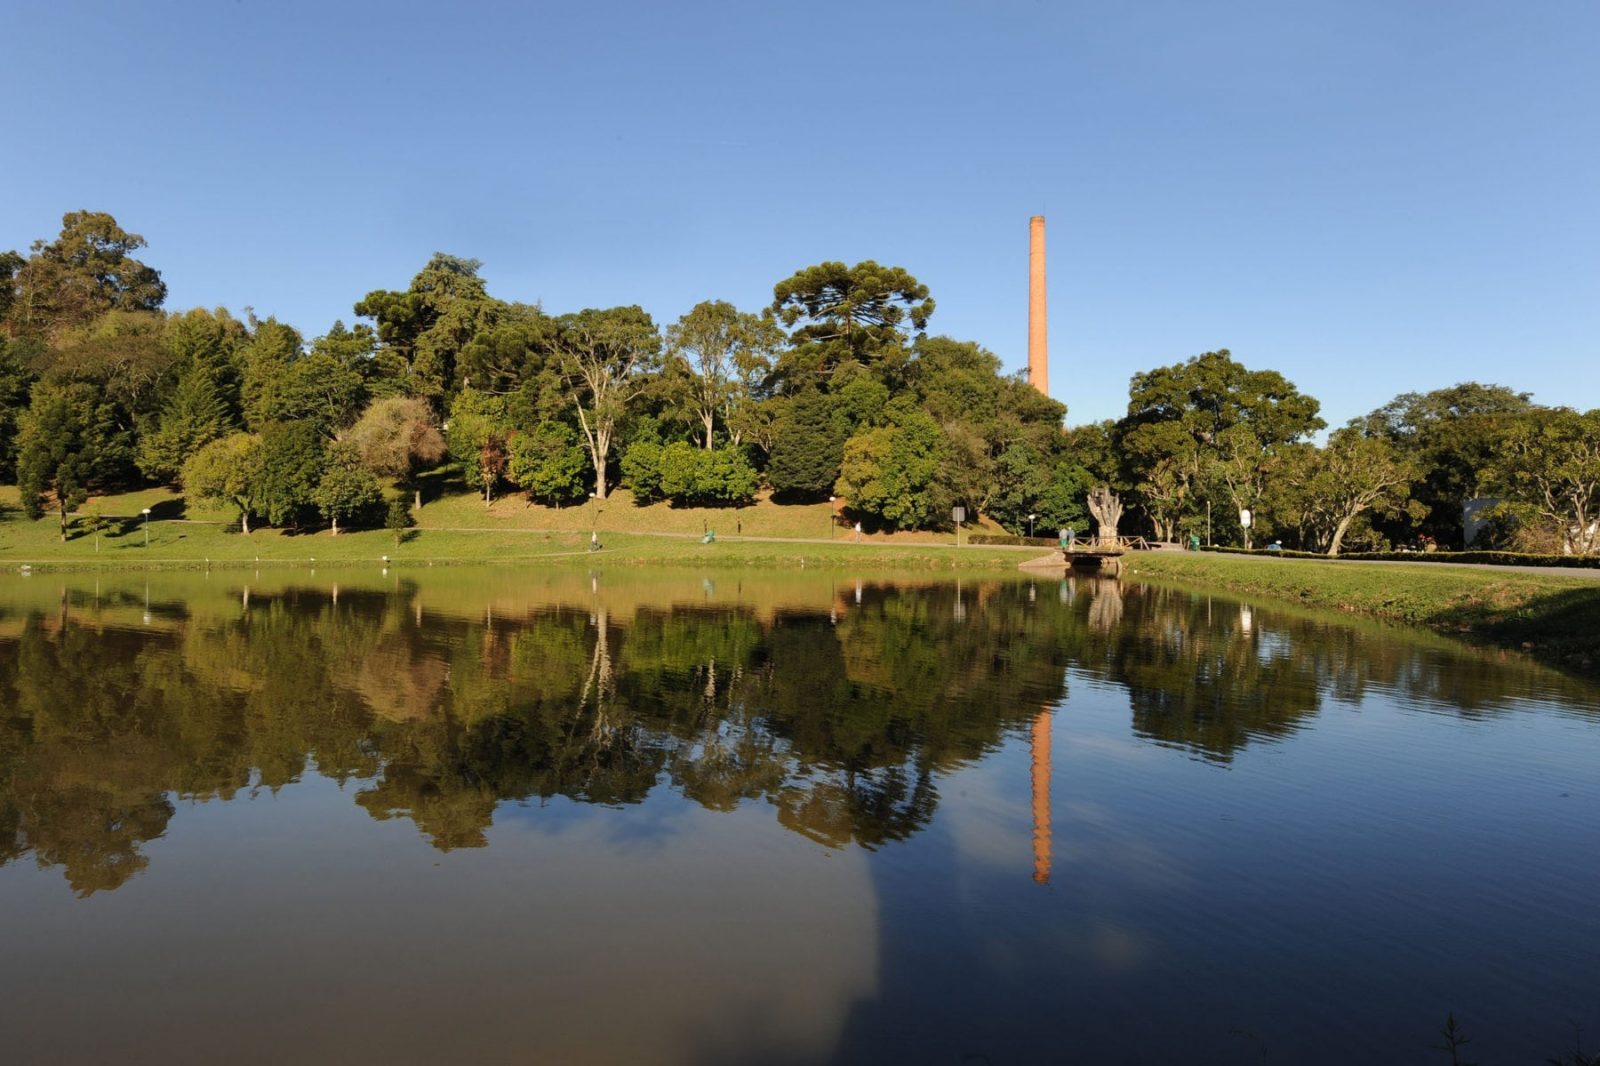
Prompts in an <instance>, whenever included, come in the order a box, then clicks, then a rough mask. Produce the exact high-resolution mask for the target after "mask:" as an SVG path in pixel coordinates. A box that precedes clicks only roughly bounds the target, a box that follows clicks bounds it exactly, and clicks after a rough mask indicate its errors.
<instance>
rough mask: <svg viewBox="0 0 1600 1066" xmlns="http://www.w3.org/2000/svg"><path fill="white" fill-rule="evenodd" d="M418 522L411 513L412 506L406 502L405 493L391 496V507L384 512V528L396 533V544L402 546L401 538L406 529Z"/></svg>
mask: <svg viewBox="0 0 1600 1066" xmlns="http://www.w3.org/2000/svg"><path fill="white" fill-rule="evenodd" d="M416 524H417V520H416V519H415V518H413V517H412V515H411V507H410V506H409V505H408V504H407V503H406V498H405V496H404V495H400V496H391V497H389V507H388V509H387V510H386V511H385V513H384V519H383V528H385V529H387V530H388V531H389V532H391V533H393V534H394V546H395V547H396V548H398V547H400V540H401V538H402V537H404V536H405V534H406V530H408V529H410V528H411V527H412V526H414V525H416Z"/></svg>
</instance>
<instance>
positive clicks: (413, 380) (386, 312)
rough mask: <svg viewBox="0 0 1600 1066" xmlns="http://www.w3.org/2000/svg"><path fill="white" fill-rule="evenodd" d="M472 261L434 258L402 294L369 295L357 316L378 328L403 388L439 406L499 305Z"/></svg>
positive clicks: (440, 255) (358, 306)
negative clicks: (401, 370)
mask: <svg viewBox="0 0 1600 1066" xmlns="http://www.w3.org/2000/svg"><path fill="white" fill-rule="evenodd" d="M482 265H483V264H482V263H480V262H479V261H478V260H476V259H463V258H461V257H459V256H453V255H446V254H445V253H444V252H435V253H434V254H433V257H432V258H431V259H429V260H428V262H427V265H425V266H424V267H423V268H422V270H421V271H419V272H418V273H417V275H416V277H414V278H412V279H411V285H410V287H409V288H407V289H406V291H404V292H394V291H389V290H384V289H378V290H374V291H373V292H369V293H368V294H367V295H366V296H365V297H364V298H362V300H361V301H360V302H359V303H357V304H356V305H355V313H356V314H358V315H360V316H362V317H363V318H371V319H374V320H375V321H376V322H377V325H378V339H379V341H380V342H381V344H382V346H383V351H384V352H387V353H392V354H393V356H394V357H395V359H394V362H395V365H396V366H397V367H403V368H404V375H405V382H406V388H407V390H408V391H410V392H412V393H413V394H415V395H418V396H423V397H426V398H428V399H429V400H431V401H433V402H434V403H441V402H442V401H443V398H444V396H445V394H446V392H447V391H448V390H449V388H450V387H451V386H452V385H453V384H454V383H455V382H456V381H457V379H458V377H459V375H458V374H457V362H458V360H459V359H460V358H461V355H462V353H463V351H464V350H465V349H466V347H467V345H468V344H469V343H471V342H472V340H473V338H475V337H477V336H478V334H479V333H480V332H481V331H483V330H484V329H487V328H488V327H490V326H492V325H493V324H494V322H495V321H496V320H497V318H498V316H499V315H500V314H501V311H502V308H503V306H504V305H502V304H501V303H500V302H499V301H497V300H495V299H494V298H493V297H491V296H490V295H489V294H488V292H487V291H486V289H485V287H484V281H483V279H482V278H481V277H479V276H478V269H479V268H480V267H481V266H482Z"/></svg>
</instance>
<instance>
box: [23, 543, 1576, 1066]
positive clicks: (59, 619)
mask: <svg viewBox="0 0 1600 1066" xmlns="http://www.w3.org/2000/svg"><path fill="white" fill-rule="evenodd" d="M1597 702H1600V701H1597V700H1596V699H1595V689H1594V688H1593V687H1592V686H1589V685H1586V684H1583V683H1580V682H1576V681H1573V680H1571V679H1569V678H1566V677H1564V676H1562V675H1559V674H1554V673H1551V672H1549V671H1546V670H1543V669H1540V668H1537V667H1534V666H1531V665H1529V664H1527V663H1525V662H1523V661H1522V660H1520V659H1517V658H1515V657H1507V656H1502V655H1499V654H1494V653H1485V652H1475V651H1470V650H1467V649H1463V648H1461V647H1459V646H1457V645H1454V644H1452V643H1450V642H1448V641H1444V640H1441V639H1438V638H1434V637H1430V636H1426V635H1421V634H1414V633H1404V632H1398V631H1394V630H1391V629H1387V628H1384V627H1379V626H1373V625H1362V624H1349V623H1346V622H1341V621H1338V620H1330V619H1329V618H1327V617H1326V616H1319V615H1313V614H1307V613H1300V612H1296V611H1293V610H1286V609H1283V608H1280V607H1268V606H1265V605H1258V606H1255V607H1247V606H1243V605H1240V604H1238V603H1235V602H1229V601H1224V600H1213V599H1208V598H1207V597H1204V596H1200V595H1194V594H1191V593H1188V592H1178V591H1172V590H1167V589H1160V588H1155V587H1148V586H1142V585H1136V584H1117V583H1115V582H1101V581H1098V580H1095V579H1092V578H1082V579H1071V580H1068V581H1065V582H1057V581H1041V580H1031V581H1030V580H1026V579H1019V580H983V581H971V580H966V579H963V580H961V581H959V582H956V581H949V582H944V581H926V582H915V581H907V580H905V579H904V578H899V579H896V580H893V581H889V580H881V579H873V578H871V577H867V576H862V577H860V578H857V577H855V576H853V575H852V576H849V577H846V578H843V579H838V578H831V577H828V576H826V575H822V576H818V575H816V574H805V575H783V574H751V573H742V574H741V573H727V574H715V575H701V574H695V573H685V572H670V571H668V572H662V571H644V570H640V571H622V572H607V573H602V572H599V571H594V572H586V571H572V572H539V573H522V572H511V571H493V570H463V571H459V572H450V571H443V570H440V571H430V572H428V573H427V574H426V575H423V576H421V577H419V578H416V579H413V578H411V577H410V576H409V575H405V574H397V573H395V572H394V571H390V572H389V573H388V574H386V575H379V574H377V573H373V574H372V575H368V576H362V575H357V574H353V573H350V572H338V573H336V574H334V575H332V576H330V575H329V574H328V573H326V572H324V573H323V574H322V575H319V577H318V578H316V579H312V578H310V577H309V576H308V575H305V574H300V575H297V574H295V573H293V572H288V573H282V572H280V573H276V574H274V573H264V574H262V575H255V574H228V573H222V572H216V573H212V574H210V575H203V574H193V575H159V576H152V577H151V578H150V580H149V581H148V582H146V581H145V579H144V577H143V576H126V575H124V576H120V577H101V578H96V577H94V576H93V575H85V576H82V577H57V576H53V575H52V576H44V575H40V576H35V577H32V578H30V579H27V580H25V581H24V580H20V579H16V578H0V909H4V911H5V913H6V914H7V915H8V918H9V919H10V920H9V921H7V922H6V923H0V959H3V960H5V965H0V1030H3V1031H5V1032H6V1033H7V1034H8V1035H7V1037H6V1039H5V1040H4V1041H3V1042H0V1049H3V1051H4V1052H5V1053H6V1055H7V1056H8V1058H17V1059H18V1060H19V1061H39V1060H46V1061H109V1060H116V1061H131V1062H136V1061H208V1060H209V1059H210V1058H213V1057H215V1049H216V1048H217V1047H222V1046H226V1047H228V1048H230V1055H231V1056H232V1057H233V1058H235V1059H237V1060H238V1061H241V1062H249V1061H263V1062H271V1061H281V1060H282V1059H283V1058H284V1057H285V1056H286V1055H289V1056H292V1055H295V1054H298V1055H299V1056H300V1057H311V1058H317V1059H324V1058H325V1059H330V1060H332V1059H337V1060H340V1061H382V1062H391V1063H392V1062H400V1061H433V1062H437V1061H560V1062H614V1061H629V1062H670V1063H681V1062H708V1061H709V1062H717V1061H725V1062H746V1061H759V1062H884V1061H916V1062H922V1061H929V1062H936V1061H951V1062H954V1061H984V1060H988V1061H994V1062H1000V1061H1024V1062H1034V1061H1051V1060H1052V1059H1055V1058H1060V1057H1062V1056H1063V1054H1066V1053H1068V1052H1070V1053H1071V1054H1070V1055H1069V1056H1068V1057H1072V1058H1076V1059H1078V1060H1079V1061H1119V1060H1129V1059H1132V1060H1138V1061H1163V1060H1164V1059H1173V1060H1180V1059H1182V1060H1186V1061H1187V1060H1197V1061H1226V1060H1229V1059H1235V1058H1241V1057H1250V1058H1252V1059H1256V1058H1263V1057H1265V1058H1267V1059H1269V1060H1271V1059H1272V1058H1278V1059H1284V1060H1292V1061H1296V1062H1301V1061H1305V1062H1348V1061H1396V1060H1400V1061H1409V1060H1411V1059H1412V1058H1414V1055H1413V1054H1412V1052H1414V1051H1415V1050H1416V1049H1417V1048H1419V1047H1421V1046H1423V1045H1425V1044H1426V1043H1427V1041H1428V1039H1429V1037H1430V1036H1431V1034H1432V1033H1433V1031H1434V1029H1435V1028H1436V1026H1437V1022H1438V1017H1437V1016H1438V1015H1439V1013H1440V1011H1441V1009H1450V1008H1454V1009H1457V1010H1458V1011H1459V1012H1460V1013H1461V1014H1462V1015H1463V1017H1464V1018H1465V1019H1467V1020H1468V1021H1470V1022H1471V1023H1472V1025H1471V1031H1472V1032H1473V1033H1474V1038H1475V1044H1474V1050H1475V1051H1478V1050H1480V1049H1481V1051H1482V1054H1481V1058H1482V1059H1483V1060H1485V1061H1488V1060H1491V1059H1492V1060H1494V1061H1508V1062H1509V1061H1537V1059H1538V1058H1539V1057H1541V1056H1542V1055H1547V1054H1549V1053H1551V1052H1552V1051H1554V1050H1557V1049H1559V1047H1560V1046H1561V1041H1562V1040H1563V1039H1564V1038H1565V1037H1566V1035H1567V1034H1566V1030H1565V1029H1564V1028H1563V1027H1564V1025H1565V1020H1566V1019H1567V1018H1568V1017H1583V1016H1584V1014H1583V1012H1584V1011H1585V1010H1587V1009H1588V1004H1589V1000H1588V999H1587V998H1585V997H1588V996H1589V995H1590V989H1592V987H1593V985H1592V975H1593V974H1594V973H1596V972H1600V969H1597V967H1600V959H1597V958H1596V957H1595V956H1594V954H1593V950H1592V948H1590V947H1587V945H1592V944H1594V943H1597V942H1600V939H1597V937H1596V935H1595V933H1596V931H1595V926H1594V919H1593V907H1592V903H1591V902H1590V900H1589V898H1588V897H1589V895H1590V894H1591V893H1590V891H1589V886H1591V885H1592V884H1593V883H1594V880H1595V877H1596V876H1597V873H1600V871H1597V869H1596V864H1595V860H1594V859H1593V856H1594V855H1596V854H1600V851H1597V848H1600V828H1597V827H1600V819H1597V818H1596V817H1595V816H1594V814H1595V812H1596V811H1600V785H1597V784H1596V783H1595V781H1594V775H1593V772H1592V767H1593V763H1594V759H1595V758H1596V757H1597V756H1600V729H1597V728H1596V725H1597V724H1600V723H1597V722H1596V721H1595V715H1596V706H1597ZM113 889H115V890H116V891H110V890H113ZM76 897H83V898H76ZM1483 1004H1490V1005H1492V1007H1493V1011H1494V1012H1496V1013H1494V1014H1493V1015H1492V1016H1491V1015H1490V1014H1489V1013H1488V1008H1483V1007H1481V1005H1483ZM1475 1005H1479V1006H1475ZM1241 1034H1243V1035H1241ZM1504 1034H1521V1035H1520V1036H1519V1037H1518V1039H1520V1040H1521V1041H1522V1042H1521V1043H1517V1042H1516V1041H1514V1040H1513V1041H1508V1040H1506V1039H1504ZM1497 1038H1499V1043H1496V1040H1497ZM291 1041H292V1044H291ZM290 1046H293V1047H294V1048H295V1049H296V1050H295V1052H288V1051H286V1050H285V1049H286V1048H288V1047H290ZM1269 1052H1270V1053H1269Z"/></svg>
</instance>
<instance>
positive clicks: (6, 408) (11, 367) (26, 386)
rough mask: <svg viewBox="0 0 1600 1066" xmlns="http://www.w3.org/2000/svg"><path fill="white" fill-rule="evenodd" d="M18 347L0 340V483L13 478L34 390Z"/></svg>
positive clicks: (30, 374)
mask: <svg viewBox="0 0 1600 1066" xmlns="http://www.w3.org/2000/svg"><path fill="white" fill-rule="evenodd" d="M0 280H3V279H0ZM20 347H21V346H20V345H18V344H16V343H14V342H7V340H6V338H5V337H4V336H0V481H9V480H11V478H12V477H13V476H15V474H16V470H17V430H18V428H19V421H20V419H21V417H22V413H23V412H24V411H26V410H27V409H28V396H29V393H30V392H31V391H32V388H33V372H32V371H31V370H29V369H28V366H27V364H26V363H24V362H23V360H22V357H21V351H20Z"/></svg>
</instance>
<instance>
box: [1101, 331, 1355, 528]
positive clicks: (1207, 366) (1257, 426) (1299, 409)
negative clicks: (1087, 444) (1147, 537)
mask: <svg viewBox="0 0 1600 1066" xmlns="http://www.w3.org/2000/svg"><path fill="white" fill-rule="evenodd" d="M1319 406H1320V405H1319V404H1318V403H1317V401H1316V400H1315V399H1313V398H1311V397H1310V396H1306V395H1303V394H1302V393H1301V392H1300V391H1299V390H1298V389H1296V388H1295V387H1294V384H1293V383H1292V382H1290V381H1288V380H1287V379H1286V378H1284V376H1283V375H1282V374H1279V373H1278V372H1277V371H1275V370H1250V369H1249V368H1247V367H1245V366H1243V365H1242V364H1240V363H1237V362H1235V361H1234V360H1233V357H1232V355H1231V354H1230V353H1229V352H1228V350H1227V349H1226V348H1223V349H1220V350H1218V351H1215V352H1206V353H1204V354H1202V355H1197V356H1195V357H1194V358H1192V359H1190V360H1188V361H1187V362H1184V363H1178V364H1175V365H1173V366H1166V367H1157V368H1156V369H1154V370H1150V371H1146V372H1144V373H1141V374H1135V375H1134V376H1133V380H1132V382H1131V384H1130V386H1129V389H1128V413H1127V415H1126V416H1125V417H1123V418H1122V419H1121V420H1120V421H1119V422H1118V423H1117V425H1116V429H1115V437H1116V443H1117V450H1118V451H1119V452H1120V453H1121V454H1122V456H1123V457H1124V461H1125V462H1126V464H1127V466H1128V467H1129V470H1130V473H1131V475H1132V476H1131V478H1130V482H1131V484H1132V485H1133V486H1134V488H1135V489H1136V490H1137V492H1138V495H1139V499H1140V502H1141V503H1142V504H1143V506H1144V508H1145V510H1146V512H1147V513H1148V514H1149V516H1150V518H1151V521H1152V524H1153V525H1154V526H1155V532H1156V535H1157V537H1158V538H1160V539H1162V540H1170V539H1172V534H1173V531H1174V530H1175V528H1176V527H1177V524H1178V522H1179V520H1180V519H1181V518H1182V517H1183V516H1184V515H1185V514H1193V513H1195V512H1196V511H1197V510H1198V509H1199V504H1200V503H1202V502H1204V501H1205V500H1206V499H1208V498H1210V491H1211V489H1212V488H1213V485H1212V484H1211V479H1210V477H1209V475H1213V474H1216V473H1217V472H1218V468H1217V466H1216V464H1217V463H1218V461H1219V458H1220V453H1219V449H1220V447H1221V443H1220V438H1221V434H1222V433H1223V432H1224V431H1226V430H1228V429H1230V428H1231V427H1233V426H1243V427H1244V428H1245V429H1247V430H1249V432H1250V434H1251V435H1252V436H1253V438H1254V440H1255V441H1256V443H1257V445H1258V446H1259V449H1260V451H1261V454H1262V455H1263V457H1265V456H1269V455H1270V454H1271V453H1272V452H1273V451H1274V450H1276V449H1277V448H1278V447H1279V446H1280V445H1284V444H1288V443H1291V442H1293V441H1297V440H1300V439H1301V438H1303V437H1305V436H1307V435H1308V434H1311V433H1314V432H1316V431H1317V430H1319V429H1321V428H1323V426H1324V425H1325V424H1326V423H1324V422H1323V421H1322V419H1321V418H1319V417H1318V415H1317V412H1318V409H1319ZM1235 451H1237V449H1235Z"/></svg>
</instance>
